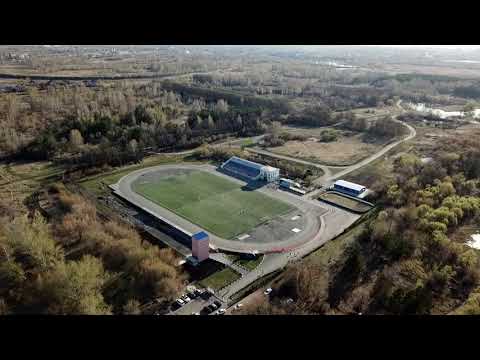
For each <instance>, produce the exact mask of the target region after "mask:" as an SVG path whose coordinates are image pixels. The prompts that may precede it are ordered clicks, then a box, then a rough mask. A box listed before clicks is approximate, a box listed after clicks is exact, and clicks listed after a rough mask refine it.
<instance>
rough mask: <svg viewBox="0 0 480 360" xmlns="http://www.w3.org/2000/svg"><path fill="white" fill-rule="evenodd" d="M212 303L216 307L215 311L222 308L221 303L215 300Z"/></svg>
mask: <svg viewBox="0 0 480 360" xmlns="http://www.w3.org/2000/svg"><path fill="white" fill-rule="evenodd" d="M213 303H214V304H215V305H216V306H217V309H218V308H219V307H221V306H222V303H221V302H220V301H218V300H215V301H214V302H213Z"/></svg>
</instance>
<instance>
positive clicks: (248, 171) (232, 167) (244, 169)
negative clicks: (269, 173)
mask: <svg viewBox="0 0 480 360" xmlns="http://www.w3.org/2000/svg"><path fill="white" fill-rule="evenodd" d="M223 168H224V169H225V170H227V171H231V172H232V173H235V174H239V175H242V176H245V177H248V178H251V179H256V178H257V177H258V175H260V169H259V168H257V169H256V168H254V167H252V166H249V165H248V164H243V163H241V162H240V161H238V160H236V159H231V160H230V161H228V162H227V163H226V164H225V165H224V167H223Z"/></svg>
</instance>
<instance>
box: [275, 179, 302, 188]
mask: <svg viewBox="0 0 480 360" xmlns="http://www.w3.org/2000/svg"><path fill="white" fill-rule="evenodd" d="M280 186H281V187H283V188H286V189H290V188H291V187H297V188H301V185H300V184H299V183H297V182H295V181H293V180H290V179H286V178H281V179H280Z"/></svg>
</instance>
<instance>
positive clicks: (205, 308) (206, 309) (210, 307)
mask: <svg viewBox="0 0 480 360" xmlns="http://www.w3.org/2000/svg"><path fill="white" fill-rule="evenodd" d="M214 310H215V309H213V308H212V306H211V305H208V306H205V307H204V308H203V309H202V312H203V313H205V314H210V313H211V312H213V311H214Z"/></svg>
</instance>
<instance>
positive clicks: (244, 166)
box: [221, 156, 280, 182]
mask: <svg viewBox="0 0 480 360" xmlns="http://www.w3.org/2000/svg"><path fill="white" fill-rule="evenodd" d="M221 168H222V169H223V170H226V171H228V172H230V173H232V174H235V175H239V176H242V177H244V178H247V179H249V180H265V181H267V182H272V181H276V180H278V179H279V178H280V169H277V168H274V167H271V166H267V165H262V164H257V163H255V162H253V161H249V160H245V159H241V158H239V157H236V156H232V157H231V158H230V159H228V160H227V161H225V162H224V163H223V164H222V166H221Z"/></svg>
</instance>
